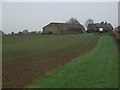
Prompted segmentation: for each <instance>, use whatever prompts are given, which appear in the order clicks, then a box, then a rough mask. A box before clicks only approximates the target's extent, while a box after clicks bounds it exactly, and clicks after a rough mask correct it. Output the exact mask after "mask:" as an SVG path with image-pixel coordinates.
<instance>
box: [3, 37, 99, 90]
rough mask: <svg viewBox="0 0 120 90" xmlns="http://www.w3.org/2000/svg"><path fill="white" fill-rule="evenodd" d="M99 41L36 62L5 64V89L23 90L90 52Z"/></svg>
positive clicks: (96, 39) (21, 61) (94, 40)
mask: <svg viewBox="0 0 120 90" xmlns="http://www.w3.org/2000/svg"><path fill="white" fill-rule="evenodd" d="M97 41H98V38H92V40H91V39H89V40H88V41H87V42H85V43H84V48H82V49H76V50H73V51H71V52H68V53H66V54H59V53H57V52H56V53H54V54H50V55H49V56H47V55H46V57H40V58H38V59H35V60H33V59H32V58H30V59H29V60H28V59H22V60H18V62H15V63H10V64H9V63H7V64H3V67H2V70H3V77H2V78H3V81H2V84H3V88H23V87H25V86H26V85H28V84H30V83H31V82H32V81H33V80H35V79H37V78H40V76H43V75H44V74H45V73H47V72H49V71H50V70H53V69H55V68H57V67H59V66H61V65H64V64H66V63H67V62H69V61H70V60H71V59H73V58H75V57H78V56H80V55H83V54H85V53H86V52H88V51H90V50H91V49H92V48H93V47H94V46H95V45H96V44H97Z"/></svg>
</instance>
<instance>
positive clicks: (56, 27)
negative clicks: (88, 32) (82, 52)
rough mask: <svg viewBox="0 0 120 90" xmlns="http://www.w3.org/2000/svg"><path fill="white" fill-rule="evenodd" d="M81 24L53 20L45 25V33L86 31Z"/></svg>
mask: <svg viewBox="0 0 120 90" xmlns="http://www.w3.org/2000/svg"><path fill="white" fill-rule="evenodd" d="M84 30H85V29H84V27H83V25H81V24H70V23H56V22H52V23H50V24H48V25H46V26H45V27H43V32H42V33H43V34H77V33H82V32H84Z"/></svg>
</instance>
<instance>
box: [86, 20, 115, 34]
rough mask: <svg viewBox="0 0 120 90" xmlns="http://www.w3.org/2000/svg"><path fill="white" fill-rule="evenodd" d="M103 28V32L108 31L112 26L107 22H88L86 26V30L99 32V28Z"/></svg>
mask: <svg viewBox="0 0 120 90" xmlns="http://www.w3.org/2000/svg"><path fill="white" fill-rule="evenodd" d="M100 28H103V32H110V31H112V30H113V26H112V25H111V24H110V23H107V22H105V23H104V22H101V23H95V24H89V25H88V27H87V32H99V29H100Z"/></svg>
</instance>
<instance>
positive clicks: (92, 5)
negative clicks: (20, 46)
mask: <svg viewBox="0 0 120 90" xmlns="http://www.w3.org/2000/svg"><path fill="white" fill-rule="evenodd" d="M71 17H75V18H77V19H78V21H79V22H80V23H81V24H83V25H84V24H85V21H86V20H87V19H89V18H91V19H93V20H94V22H101V21H107V22H110V23H112V25H113V26H115V25H117V24H118V3H117V2H44V3H43V2H2V30H3V31H4V32H5V33H9V32H12V31H13V32H18V31H23V30H25V29H27V30H29V31H39V30H42V27H43V26H45V25H47V24H48V23H50V22H66V21H68V20H69V18H71ZM0 19H1V18H0Z"/></svg>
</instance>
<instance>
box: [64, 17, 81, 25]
mask: <svg viewBox="0 0 120 90" xmlns="http://www.w3.org/2000/svg"><path fill="white" fill-rule="evenodd" d="M66 23H69V24H80V23H79V21H78V20H77V19H76V18H70V19H69V21H67V22H66Z"/></svg>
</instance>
